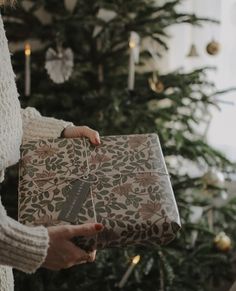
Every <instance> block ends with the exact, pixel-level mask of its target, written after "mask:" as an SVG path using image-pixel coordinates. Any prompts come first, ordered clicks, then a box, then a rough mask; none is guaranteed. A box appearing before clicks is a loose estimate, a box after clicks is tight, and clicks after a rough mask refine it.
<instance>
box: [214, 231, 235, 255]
mask: <svg viewBox="0 0 236 291" xmlns="http://www.w3.org/2000/svg"><path fill="white" fill-rule="evenodd" d="M213 242H214V245H215V247H216V248H217V250H219V251H221V252H228V251H229V250H230V249H231V248H232V242H231V239H230V237H228V236H227V235H226V234H225V233H224V232H223V231H222V232H220V233H219V234H217V235H216V237H215V238H214V241H213Z"/></svg>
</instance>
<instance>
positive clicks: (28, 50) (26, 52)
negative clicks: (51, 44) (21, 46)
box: [25, 43, 31, 56]
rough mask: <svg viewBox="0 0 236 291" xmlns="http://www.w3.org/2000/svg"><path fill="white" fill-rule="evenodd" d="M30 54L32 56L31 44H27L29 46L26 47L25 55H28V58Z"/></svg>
mask: <svg viewBox="0 0 236 291" xmlns="http://www.w3.org/2000/svg"><path fill="white" fill-rule="evenodd" d="M30 54H31V47H30V44H29V43H27V44H26V45H25V55H26V56H30Z"/></svg>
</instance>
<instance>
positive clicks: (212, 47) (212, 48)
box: [206, 40, 220, 56]
mask: <svg viewBox="0 0 236 291" xmlns="http://www.w3.org/2000/svg"><path fill="white" fill-rule="evenodd" d="M206 51H207V53H208V54H209V55H211V56H215V55H217V54H218V53H219V51H220V43H219V42H217V41H215V40H212V41H211V42H210V43H209V44H208V45H207V47H206Z"/></svg>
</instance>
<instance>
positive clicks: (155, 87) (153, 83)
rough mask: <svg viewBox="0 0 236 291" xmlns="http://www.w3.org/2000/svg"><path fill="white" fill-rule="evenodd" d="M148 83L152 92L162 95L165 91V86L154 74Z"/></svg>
mask: <svg viewBox="0 0 236 291" xmlns="http://www.w3.org/2000/svg"><path fill="white" fill-rule="evenodd" d="M148 82H149V86H150V88H151V89H152V91H154V92H156V93H162V92H163V91H164V90H165V86H164V84H163V83H162V81H161V80H160V79H159V78H158V77H157V76H156V75H155V74H153V76H152V78H149V79H148Z"/></svg>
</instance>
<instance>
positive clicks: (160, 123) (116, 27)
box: [1, 0, 236, 291]
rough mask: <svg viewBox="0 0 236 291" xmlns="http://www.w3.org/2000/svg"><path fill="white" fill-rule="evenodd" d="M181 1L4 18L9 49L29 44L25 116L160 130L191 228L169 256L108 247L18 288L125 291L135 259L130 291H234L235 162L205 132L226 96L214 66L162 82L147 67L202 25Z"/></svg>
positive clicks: (63, 5) (119, 129) (36, 11)
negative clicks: (174, 31)
mask: <svg viewBox="0 0 236 291" xmlns="http://www.w3.org/2000/svg"><path fill="white" fill-rule="evenodd" d="M180 2H181V1H180V0H176V1H153V0H129V1H127V0H117V1H113V0H111V1H106V0H98V1H93V0H87V1H81V0H77V1H56V0H45V1H21V2H20V3H19V4H18V5H17V7H16V8H15V9H14V10H12V9H7V10H5V11H3V17H4V20H5V26H6V32H7V37H8V39H9V40H10V45H12V43H17V44H18V49H17V50H16V51H15V52H14V54H13V57H12V61H13V66H14V71H15V73H16V76H17V85H18V90H19V93H20V96H21V97H20V101H21V104H22V107H26V106H33V107H36V108H37V109H38V110H39V111H40V112H41V113H42V114H43V115H47V116H53V117H56V118H62V119H64V120H68V121H72V122H74V123H75V124H86V125H88V126H90V127H92V128H95V129H97V130H98V131H99V132H100V134H101V135H108V134H131V133H147V132H157V133H158V135H159V137H160V141H161V144H162V149H163V152H164V156H165V158H166V163H167V165H168V170H169V173H170V175H171V181H172V184H173V188H174V192H175V196H176V200H177V204H178V207H179V211H180V216H181V221H182V231H181V232H180V233H179V235H178V238H177V239H176V240H175V241H173V242H172V243H171V244H169V245H168V246H165V247H156V248H152V249H144V248H141V247H129V248H127V249H125V250H123V249H112V250H104V251H100V252H98V254H97V260H96V263H93V264H86V265H81V266H79V267H73V268H71V269H68V270H63V271H60V272H50V271H47V270H45V269H42V270H39V271H38V272H37V273H36V274H33V275H25V274H23V273H21V272H18V271H15V277H16V290H26V289H27V290H34V289H35V290H43V291H49V290H50V291H53V290H61V291H62V290H83V291H85V290H89V291H90V290H92V288H94V286H96V288H97V289H99V290H100V289H101V290H107V291H108V290H119V288H118V285H117V283H119V281H120V280H121V278H122V276H123V275H124V273H125V271H126V269H127V268H128V267H129V265H130V264H132V262H131V259H132V258H133V257H134V256H136V255H140V257H141V260H140V262H139V263H138V264H137V265H136V266H135V269H134V272H133V274H132V275H131V276H130V277H129V279H128V281H127V282H126V284H125V286H124V287H123V290H148V289H149V290H153V291H154V290H161V291H167V290H171V291H180V290H181V291H185V290H186V291H188V290H189V291H190V290H191V291H192V290H215V288H217V287H219V288H220V290H223V288H224V287H223V286H222V285H221V284H222V282H223V283H225V284H226V285H227V284H232V281H233V261H232V259H231V258H232V248H231V246H232V242H233V240H234V239H235V235H234V231H233V230H234V219H235V217H236V201H234V200H232V201H230V202H228V203H226V202H224V201H223V198H222V197H221V196H222V194H224V193H225V192H224V179H223V173H224V174H225V175H224V177H226V174H227V173H228V171H229V170H230V169H231V168H232V164H231V163H230V161H228V160H227V159H226V158H225V157H224V155H223V154H222V153H220V152H218V151H217V150H215V149H213V148H212V147H210V146H209V145H208V144H207V142H206V141H205V137H204V136H203V134H201V133H199V132H197V131H196V127H197V126H196V125H198V124H199V123H201V124H202V122H203V121H204V120H205V117H206V115H207V113H208V112H209V110H210V108H211V106H217V102H216V100H215V96H216V94H217V92H216V89H215V87H214V85H213V84H212V83H211V82H209V81H207V78H206V68H199V69H196V70H194V71H192V72H188V73H186V72H184V71H181V70H177V71H175V72H169V73H168V74H165V75H163V74H162V72H161V71H158V69H156V70H155V71H154V72H153V71H150V69H149V70H148V69H147V66H146V64H147V63H148V62H154V60H153V54H154V55H155V54H156V52H155V50H154V51H151V52H152V53H150V47H152V48H153V47H154V48H158V50H159V49H160V48H162V50H163V49H167V45H166V40H167V38H168V35H167V28H168V27H169V26H171V25H173V24H181V23H189V25H198V24H203V22H204V19H200V18H199V17H197V16H196V15H194V14H193V15H188V14H186V13H180V12H177V7H178V5H179V4H180ZM139 40H141V43H139ZM25 43H27V44H30V46H29V45H28V46H27V47H26V49H24V44H25ZM144 43H146V45H144ZM20 44H22V45H20ZM30 50H31V51H30ZM138 50H140V60H139V65H138V66H137V67H136V68H137V70H136V75H135V82H134V78H133V77H134V63H135V61H137V58H138V55H137V54H138ZM30 53H31V55H30ZM29 56H30V58H29ZM27 57H28V64H29V60H30V61H31V72H29V65H27V64H26V60H27ZM159 57H161V56H159ZM27 66H28V67H27ZM29 74H30V76H31V90H30V87H29V83H30V80H29ZM27 76H28V77H27ZM27 78H28V80H26V79H27ZM127 84H128V85H127ZM189 169H195V170H196V169H197V173H198V175H191V174H190V172H191V171H190V170H189ZM16 176H17V166H16V167H12V168H10V169H9V170H8V176H7V179H6V180H5V182H4V184H3V185H2V186H1V187H2V192H3V193H5V192H6V193H9V191H10V192H11V193H15V196H14V195H11V196H10V197H7V195H6V196H4V202H5V205H7V206H8V213H9V214H10V215H12V216H13V217H16V199H17V198H16V195H17V190H16V189H17V185H16ZM221 232H225V234H224V233H221ZM219 233H221V234H220V236H219ZM229 237H230V238H229Z"/></svg>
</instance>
